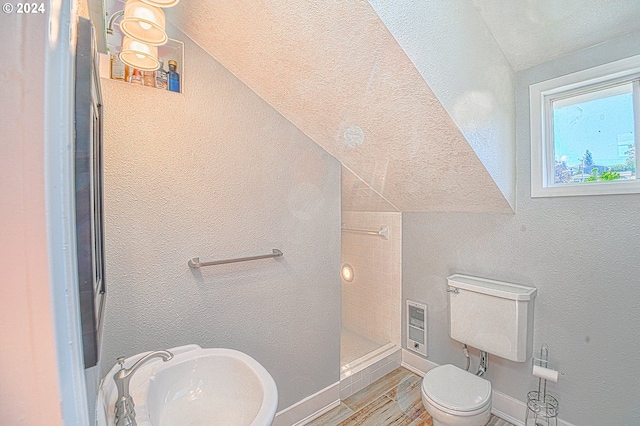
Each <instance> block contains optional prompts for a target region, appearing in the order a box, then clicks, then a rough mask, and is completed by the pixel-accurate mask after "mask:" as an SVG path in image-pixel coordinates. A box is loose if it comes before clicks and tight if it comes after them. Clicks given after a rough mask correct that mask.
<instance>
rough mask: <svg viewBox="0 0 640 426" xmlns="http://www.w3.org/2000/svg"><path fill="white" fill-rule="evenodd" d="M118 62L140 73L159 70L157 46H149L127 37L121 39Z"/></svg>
mask: <svg viewBox="0 0 640 426" xmlns="http://www.w3.org/2000/svg"><path fill="white" fill-rule="evenodd" d="M120 60H121V61H122V62H124V63H125V64H127V65H129V66H131V67H133V68H137V69H139V70H141V71H154V70H157V69H158V68H160V62H159V61H158V46H150V45H148V44H146V43H143V42H141V41H139V40H135V39H132V38H130V37H127V36H125V37H123V38H122V50H121V52H120Z"/></svg>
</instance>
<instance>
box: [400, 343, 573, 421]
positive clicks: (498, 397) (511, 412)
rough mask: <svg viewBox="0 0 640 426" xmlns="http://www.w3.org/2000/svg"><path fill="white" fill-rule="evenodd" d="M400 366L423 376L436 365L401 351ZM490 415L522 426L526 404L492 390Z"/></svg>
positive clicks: (405, 350)
mask: <svg viewBox="0 0 640 426" xmlns="http://www.w3.org/2000/svg"><path fill="white" fill-rule="evenodd" d="M402 366H403V367H404V368H406V369H407V370H410V371H413V372H414V373H416V374H418V375H420V376H424V375H425V373H426V372H427V371H429V370H431V369H432V368H435V367H437V366H438V364H436V363H434V362H431V361H429V360H427V359H424V358H422V357H421V356H418V355H416V354H414V353H412V352H411V351H408V350H407V349H404V348H403V349H402ZM491 404H492V407H491V413H492V414H494V415H495V416H497V417H500V418H501V419H504V420H506V421H508V422H509V423H512V424H514V425H515V426H524V421H523V419H524V418H525V416H526V415H527V404H525V403H524V402H522V401H520V400H518V399H515V398H513V397H511V396H509V395H506V394H504V393H502V392H498V391H496V390H493V391H492V392H491ZM558 426H574V425H573V424H571V423H569V422H567V421H564V420H562V419H558Z"/></svg>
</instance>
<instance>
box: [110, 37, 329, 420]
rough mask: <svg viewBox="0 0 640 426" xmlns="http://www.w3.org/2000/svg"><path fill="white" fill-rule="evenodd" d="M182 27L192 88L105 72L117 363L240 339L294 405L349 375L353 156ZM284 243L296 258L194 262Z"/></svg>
mask: <svg viewBox="0 0 640 426" xmlns="http://www.w3.org/2000/svg"><path fill="white" fill-rule="evenodd" d="M170 36H172V37H173V38H177V39H180V40H183V41H185V49H186V51H185V68H184V92H185V93H184V94H183V95H179V94H174V93H169V92H161V91H158V90H155V89H150V88H146V87H139V86H138V87H136V86H132V85H127V84H125V83H121V82H116V81H111V80H104V79H103V80H102V82H103V90H104V98H105V100H104V104H105V114H106V115H105V215H106V229H105V234H106V240H107V247H106V255H107V280H108V297H107V313H106V319H105V320H106V321H105V327H104V350H103V354H102V356H103V374H104V373H105V372H106V369H108V368H110V367H111V365H113V363H114V362H115V358H116V357H117V356H118V355H125V356H127V355H132V354H135V353H138V352H142V351H147V350H152V349H160V348H168V347H172V346H177V345H184V344H187V343H196V344H199V345H201V346H203V347H228V348H233V349H238V350H241V351H243V352H246V353H247V354H249V355H251V356H252V357H254V358H255V359H257V360H258V361H259V362H260V363H261V364H262V365H264V366H265V368H266V369H267V370H268V371H269V372H270V373H271V375H272V376H273V377H274V379H275V381H276V383H277V385H278V389H279V396H280V401H279V402H280V408H283V407H287V406H289V405H291V404H293V403H295V402H297V401H299V400H301V399H303V398H305V397H307V396H309V395H311V394H313V393H315V392H317V391H319V390H321V389H323V388H325V387H327V386H329V385H330V384H332V383H335V382H336V381H338V380H339V362H340V361H339V356H340V278H339V267H340V164H339V163H338V161H336V160H335V159H334V158H332V157H331V156H329V155H328V154H327V153H326V152H325V151H323V150H322V149H321V148H320V147H318V146H317V145H316V144H315V143H313V141H311V140H310V139H309V138H308V137H306V136H305V135H304V134H303V133H301V132H300V131H299V130H298V129H297V128H296V127H294V126H293V125H292V124H291V123H290V122H288V121H287V120H286V119H285V118H283V117H282V116H281V115H280V114H279V113H278V112H277V111H275V110H274V109H273V108H271V107H270V106H269V105H267V104H266V103H265V102H264V101H263V100H262V99H260V98H259V97H258V96H257V95H256V94H255V93H253V92H252V91H251V90H249V89H248V88H247V87H246V86H245V85H244V84H242V83H241V82H240V81H238V80H237V79H236V78H235V77H234V76H233V75H231V74H230V73H229V72H228V71H227V70H226V69H225V68H223V67H222V66H221V65H220V64H219V63H217V62H216V61H215V60H214V59H212V58H211V57H210V56H209V55H208V54H206V53H205V52H204V51H203V50H201V49H200V48H199V47H198V46H196V45H195V44H194V43H193V42H192V41H191V40H189V39H188V38H187V37H186V36H184V34H181V33H174V34H170ZM181 68H182V67H181ZM272 248H279V249H281V250H282V251H283V252H284V257H283V258H280V259H278V260H272V259H269V260H262V261H255V262H247V263H238V264H232V265H224V266H217V267H208V268H202V269H199V270H192V269H190V268H189V267H188V266H187V260H188V259H189V258H191V257H196V256H199V257H200V258H201V259H202V260H213V259H225V258H232V257H241V256H250V255H257V254H263V253H270V252H271V249H272Z"/></svg>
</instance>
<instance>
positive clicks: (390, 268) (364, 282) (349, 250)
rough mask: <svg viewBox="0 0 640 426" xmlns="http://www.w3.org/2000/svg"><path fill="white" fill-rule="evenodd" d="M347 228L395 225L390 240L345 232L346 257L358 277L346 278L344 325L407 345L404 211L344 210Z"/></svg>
mask: <svg viewBox="0 0 640 426" xmlns="http://www.w3.org/2000/svg"><path fill="white" fill-rule="evenodd" d="M342 223H343V226H344V227H346V228H356V229H367V230H378V229H380V227H381V226H388V227H389V239H388V240H384V239H382V238H380V237H376V236H372V235H363V234H356V233H351V232H343V233H342V262H343V263H349V264H350V265H351V266H352V267H353V269H354V279H353V281H352V282H350V283H348V282H346V281H344V280H343V281H342V326H343V327H345V328H347V329H349V330H351V331H354V332H356V333H358V334H361V335H363V336H364V337H367V338H368V339H371V340H373V341H376V342H378V343H387V342H392V343H394V344H396V345H398V346H400V344H401V334H402V333H401V324H402V318H401V315H402V214H401V213H379V212H378V213H372V212H342Z"/></svg>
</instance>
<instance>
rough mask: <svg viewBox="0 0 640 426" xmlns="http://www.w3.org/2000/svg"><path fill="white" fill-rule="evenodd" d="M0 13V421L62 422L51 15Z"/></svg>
mask: <svg viewBox="0 0 640 426" xmlns="http://www.w3.org/2000/svg"><path fill="white" fill-rule="evenodd" d="M14 5H15V4H14ZM0 19H1V20H0V22H1V25H0V38H1V39H2V40H3V47H2V48H1V49H0V51H1V55H2V63H3V66H2V67H1V68H0V81H2V84H1V85H0V99H2V102H0V129H1V130H0V134H2V141H1V142H0V185H1V187H2V190H1V191H0V226H1V227H2V233H1V235H2V237H1V240H0V277H2V279H1V280H0V348H2V362H1V363H0V424H3V425H15V424H24V425H43V424H47V425H60V424H62V410H61V408H62V407H61V392H60V390H59V387H58V365H57V361H58V357H57V353H56V347H55V336H54V326H53V312H52V296H51V293H50V288H51V287H50V280H51V276H50V271H49V253H48V248H47V211H46V200H45V85H44V82H45V77H44V75H45V42H46V40H47V20H46V16H45V15H17V14H15V13H13V14H6V13H3V14H2V18H0ZM34 407H37V409H34Z"/></svg>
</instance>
